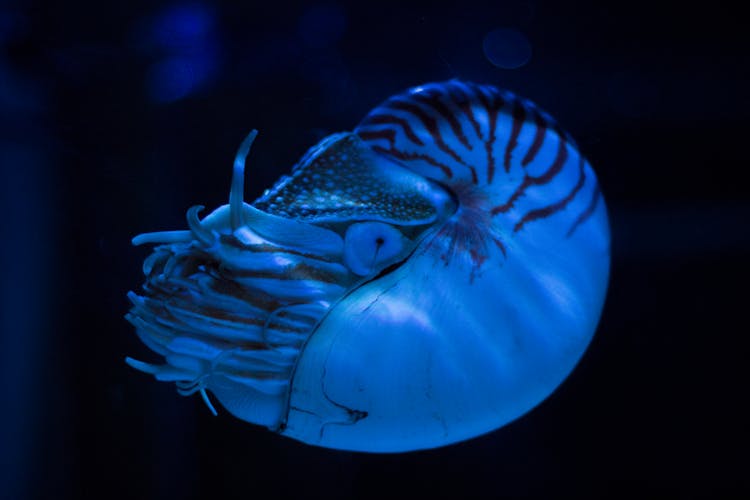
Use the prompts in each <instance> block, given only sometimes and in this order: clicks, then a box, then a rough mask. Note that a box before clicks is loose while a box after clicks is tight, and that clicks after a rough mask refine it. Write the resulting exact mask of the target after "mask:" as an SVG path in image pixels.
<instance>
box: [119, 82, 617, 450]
mask: <svg viewBox="0 0 750 500" xmlns="http://www.w3.org/2000/svg"><path fill="white" fill-rule="evenodd" d="M255 135H256V132H255V131H253V132H252V133H250V135H249V136H248V137H247V139H245V141H244V142H243V143H242V144H241V146H240V148H239V151H238V152H237V156H236V159H235V163H234V169H233V174H232V181H231V187H230V193H229V203H228V204H226V205H223V206H221V207H219V208H217V209H216V210H214V211H213V212H212V213H210V214H208V215H206V216H205V217H204V218H202V219H201V218H200V216H199V214H200V212H201V210H202V208H203V207H201V206H194V207H192V208H190V209H189V210H188V211H187V227H188V228H187V229H186V230H177V231H163V232H152V233H144V234H141V235H139V236H136V237H135V238H134V239H133V242H134V244H136V245H140V244H154V245H155V247H154V250H153V253H151V254H150V256H149V257H148V258H147V259H146V260H145V262H144V264H143V272H144V274H145V276H146V281H145V284H144V286H143V291H142V292H141V294H140V295H139V294H135V293H133V292H130V293H129V294H128V297H129V299H130V301H131V302H132V304H133V305H132V309H131V310H130V312H129V313H128V314H127V316H126V317H127V319H128V320H129V321H130V322H131V323H132V324H133V325H134V326H135V329H136V332H137V334H138V336H139V337H140V339H141V340H142V341H143V343H145V345H146V346H147V347H148V348H150V349H151V350H153V351H154V352H155V353H156V354H158V355H160V359H161V358H163V361H160V362H158V363H146V362H142V361H137V360H135V359H132V358H126V361H127V363H128V364H129V365H130V366H132V367H134V368H136V369H138V370H140V371H143V372H146V373H148V374H151V375H153V376H154V377H155V378H156V379H157V380H161V381H167V382H175V383H176V386H177V390H178V392H179V393H180V394H183V395H188V394H195V393H199V394H200V395H201V396H202V397H203V399H204V401H205V402H206V404H207V405H208V407H209V408H210V409H211V411H213V412H215V409H214V406H213V402H212V400H215V401H218V402H219V403H221V405H222V406H223V407H224V408H225V409H226V410H227V411H228V412H229V413H231V414H233V415H234V416H236V417H238V418H240V419H242V420H245V421H247V422H250V423H253V424H257V425H261V426H265V427H267V428H268V429H270V430H271V431H273V432H276V433H279V434H282V435H284V436H288V437H291V438H294V439H297V440H299V441H303V442H305V443H308V444H312V445H317V446H323V447H328V448H335V449H345V450H357V451H369V452H403V451H410V450H418V449H425V448H434V447H439V446H443V445H447V444H450V443H455V442H459V441H463V440H466V439H469V438H472V437H475V436H478V435H481V434H484V433H487V432H490V431H492V430H494V429H497V428H499V427H501V426H503V425H505V424H507V423H508V422H510V421H512V420H514V419H516V418H518V417H520V416H521V415H523V414H524V413H526V412H527V411H529V410H531V409H532V408H533V407H535V406H536V405H538V404H539V403H540V402H541V401H542V400H544V399H545V398H546V397H547V396H548V395H550V394H551V393H552V392H553V391H554V390H555V389H556V388H557V387H558V386H559V385H560V384H561V383H562V381H563V380H564V379H565V378H566V377H567V375H568V374H569V373H570V372H571V371H572V369H573V368H574V366H575V365H576V363H577V362H578V360H579V359H580V358H581V356H582V355H583V353H584V351H585V350H586V348H587V346H588V344H589V343H590V341H591V339H592V336H593V334H594V332H595V330H596V326H597V323H598V321H599V317H600V315H601V311H602V307H603V304H604V298H605V295H606V289H607V283H608V278H609V260H610V257H609V254H610V238H609V224H608V220H607V213H606V207H605V204H604V199H603V197H602V195H601V192H600V189H599V187H598V183H597V180H596V177H595V175H594V172H593V170H592V169H591V167H590V165H589V164H588V162H587V161H586V159H585V158H584V157H583V156H582V154H581V153H580V152H579V150H578V147H577V146H576V143H575V142H574V141H573V139H572V138H571V137H570V136H569V135H567V134H566V133H565V132H564V131H563V130H562V129H561V128H560V127H559V126H558V125H557V123H556V122H555V121H554V120H553V119H552V118H551V117H550V116H549V115H548V114H547V113H546V112H544V111H542V110H541V109H539V108H538V107H537V106H536V105H534V104H533V103H532V102H530V101H528V100H525V99H522V98H520V97H517V96H516V95H514V94H512V93H510V92H508V91H504V90H499V89H497V88H495V87H493V86H488V85H478V84H474V83H469V82H462V81H456V80H452V81H448V82H442V83H430V84H425V85H421V86H418V87H414V88H412V89H409V90H407V91H405V92H403V93H401V94H398V95H395V96H393V97H390V98H389V99H387V100H386V101H384V102H383V103H382V104H380V105H379V106H377V107H376V108H374V109H373V110H372V111H371V112H370V113H369V114H368V115H367V116H366V117H365V118H364V119H363V120H362V122H361V123H360V124H359V125H358V126H357V127H356V128H355V129H354V131H353V132H344V133H338V134H334V135H331V136H329V137H327V138H325V139H323V140H322V141H321V142H320V143H318V144H317V145H315V146H313V147H312V148H311V149H310V150H309V151H308V152H307V153H306V154H305V155H304V156H303V157H302V159H301V160H300V161H299V162H298V163H297V165H296V166H294V167H293V168H292V169H291V172H290V173H289V174H288V175H286V176H283V177H282V178H281V179H280V180H279V181H278V182H276V184H275V185H274V186H273V187H272V188H270V189H268V190H266V191H265V192H264V194H263V195H262V196H261V197H260V198H258V199H257V200H255V201H254V202H253V203H246V202H245V201H243V190H244V179H245V172H244V170H245V159H246V157H247V155H248V152H249V150H250V147H251V144H252V142H253V140H254V139H255Z"/></svg>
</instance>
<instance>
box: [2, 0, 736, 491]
mask: <svg viewBox="0 0 750 500" xmlns="http://www.w3.org/2000/svg"><path fill="white" fill-rule="evenodd" d="M432 3H437V2H432ZM596 4H599V5H596ZM596 4H593V3H592V4H584V3H570V2H544V3H543V2H531V1H497V2H491V3H487V4H481V3H477V2H473V1H468V0H467V1H462V2H456V3H455V4H450V3H444V4H443V3H441V4H440V5H441V6H435V5H430V4H429V3H424V4H422V5H420V4H418V3H411V4H409V6H403V5H398V4H395V3H394V4H390V3H386V2H357V3H354V2H352V3H350V4H344V3H336V2H326V1H322V2H321V3H315V2H310V3H308V4H307V5H297V4H292V3H287V2H281V1H274V2H265V1H264V2H237V3H229V2H219V3H211V2H182V1H179V0H175V1H173V2H162V1H154V2H145V1H140V2H139V1H135V2H93V1H92V2H81V1H78V2H51V1H48V2H44V1H36V2H21V1H16V2H12V1H11V2H8V1H2V2H0V167H2V179H1V181H2V185H1V186H0V192H1V194H2V216H3V217H2V219H3V232H2V237H3V245H2V246H1V247H2V252H3V253H2V260H0V264H2V271H1V272H0V274H1V275H2V297H1V300H0V304H1V305H2V331H1V333H2V336H1V337H0V370H1V371H0V401H2V403H0V460H1V461H2V463H0V497H2V498H27V497H30V498H120V497H130V498H208V497H211V498H257V497H264V496H265V493H264V492H266V491H270V492H274V493H275V494H276V495H280V496H286V495H297V496H301V495H305V496H313V497H315V496H320V495H323V494H325V495H328V496H332V497H361V496H366V495H368V494H378V495H381V496H385V495H388V496H396V495H397V494H399V493H403V492H404V490H407V492H408V493H411V494H414V495H419V496H420V497H421V496H439V495H440V494H452V495H459V494H460V495H470V496H483V497H484V496H486V497H504V496H529V497H545V498H548V497H565V496H573V495H574V496H577V497H582V496H583V497H585V496H599V497H611V496H635V495H638V496H640V495H642V494H646V493H669V494H679V495H682V496H686V497H690V496H702V495H707V496H708V495H710V496H714V497H716V496H725V495H729V494H730V493H735V494H736V493H739V492H740V491H745V493H747V490H748V482H749V480H748V465H749V464H748V458H747V457H748V454H747V445H748V440H747V420H746V415H743V414H742V412H741V406H742V405H743V404H744V403H746V402H747V399H748V389H747V385H746V384H745V380H746V377H745V372H746V367H747V356H746V353H747V351H746V350H745V349H744V343H745V337H746V336H747V335H748V334H750V329H749V328H748V321H747V313H746V311H747V307H748V305H747V299H748V292H747V285H746V284H747V280H746V278H745V277H744V276H743V271H744V269H743V268H745V267H746V262H747V258H748V256H749V255H750V231H749V230H748V227H749V225H750V194H749V190H748V184H747V182H746V181H745V180H744V178H743V173H744V172H745V171H746V170H747V167H748V161H747V156H746V155H745V154H744V152H745V150H746V144H747V140H748V139H747V135H748V127H747V123H748V118H749V116H748V114H749V113H748V111H749V110H750V106H748V104H749V103H748V94H747V88H748V85H747V83H748V82H747V81H746V80H744V79H743V78H742V74H743V73H745V72H747V70H748V64H747V58H746V57H747V53H748V46H747V43H746V37H747V35H746V27H745V26H744V16H743V15H741V14H739V13H738V12H734V11H732V10H731V9H730V8H728V7H723V6H721V5H720V4H719V3H718V2H710V3H698V4H696V5H695V6H693V7H690V6H687V3H686V2H680V3H677V2H675V3H674V4H673V6H670V7H666V6H660V5H659V4H658V2H649V3H633V2H620V3H617V4H616V5H611V3H610V2H597V3H596ZM497 28H512V29H515V30H517V31H518V32H520V33H522V34H523V35H524V36H525V40H526V41H527V42H528V43H529V45H530V46H531V49H532V55H531V58H530V60H529V61H528V62H527V63H526V64H523V65H521V66H520V67H518V68H515V69H508V68H507V67H506V68H504V67H502V66H512V65H515V64H514V61H515V63H518V60H516V59H518V58H519V57H520V62H523V57H521V56H519V54H522V49H523V44H522V43H521V42H523V39H521V41H520V42H518V41H516V42H513V40H512V39H507V40H506V41H508V42H513V43H509V45H507V46H504V45H502V43H500V45H498V43H499V42H497V41H495V42H494V43H495V45H492V43H493V42H492V40H496V39H495V38H493V37H492V36H490V37H486V35H487V34H488V33H490V32H492V31H493V30H495V29H497ZM485 40H489V41H488V42H487V43H484V42H485ZM500 42H502V40H500ZM488 44H489V45H488ZM519 44H520V45H519ZM503 52H507V54H506V55H505V56H503V55H502V53H503ZM498 53H499V55H498ZM488 54H489V55H490V56H491V57H492V61H494V62H495V64H493V62H492V61H491V60H490V58H489V57H488ZM497 64H499V66H500V67H498V65H497ZM454 77H458V78H463V79H467V80H474V81H478V82H485V83H492V84H496V85H498V86H502V87H505V88H508V89H510V90H513V91H515V92H517V93H519V94H521V95H523V96H525V97H528V98H530V99H532V100H534V101H536V102H537V103H538V104H540V105H541V106H542V107H544V108H546V109H547V110H548V111H549V112H550V113H551V114H552V115H554V116H555V117H556V118H557V119H558V120H559V121H560V123H562V124H563V126H564V127H565V128H567V130H568V131H569V132H570V133H571V134H572V135H573V136H574V137H575V138H576V139H577V141H578V143H579V146H580V148H581V150H582V151H583V153H584V154H586V155H587V157H588V158H589V160H590V161H591V163H592V165H594V167H595V169H596V171H597V174H598V176H599V179H600V182H601V185H602V187H603V191H604V194H605V197H606V200H607V203H608V206H609V210H610V217H611V224H612V233H613V247H612V250H613V256H612V259H613V260H612V275H611V283H610V290H609V294H608V298H607V303H606V307H605V310H604V314H603V317H602V320H601V324H600V327H599V329H598V332H597V334H596V336H595V338H594V340H593V342H592V344H591V346H590V348H589V350H588V351H587V353H586V354H585V356H584V358H583V359H582V361H581V363H580V364H579V366H578V367H577V369H576V370H575V371H574V372H573V374H572V375H571V376H570V377H569V378H568V380H567V381H566V382H565V383H564V384H563V385H562V386H561V387H560V389H559V390H557V391H556V392H555V393H554V394H553V395H552V396H551V397H549V398H548V399H547V400H546V401H545V402H543V403H542V404H541V405H540V406H539V407H538V408H536V409H535V410H533V411H532V412H530V413H529V414H528V415H526V416H524V417H523V418H521V419H519V420H518V421H516V422H514V423H512V424H510V425H508V426H506V427H504V428H502V429H500V430H497V431H495V432H493V433H490V434H488V435H486V436H483V437H480V438H477V439H474V440H470V441H468V442H464V443H460V444H457V445H453V446H450V447H446V448H443V449H437V450H430V451H423V452H417V453H409V454H402V455H368V454H358V453H347V452H339V451H332V450H325V449H318V448H313V447H310V446H306V445H303V444H301V443H297V442H294V441H291V440H289V439H286V438H283V437H279V436H276V435H274V434H271V433H269V432H267V431H265V430H263V429H261V428H256V427H254V426H251V425H249V424H245V423H243V422H241V421H239V420H236V419H234V418H233V417H231V416H229V415H228V414H227V413H226V412H224V411H220V415H219V416H218V417H216V418H214V417H212V416H211V415H210V413H209V412H208V410H207V409H206V408H205V407H204V405H203V403H202V402H201V401H200V398H198V397H192V398H182V397H179V396H178V395H177V394H176V392H175V390H174V387H173V386H172V385H170V384H163V383H156V382H154V381H153V380H152V379H150V378H148V377H146V376H145V375H142V374H140V373H137V372H135V371H133V370H131V369H129V368H128V367H127V366H126V365H125V363H124V362H123V358H124V356H125V355H133V356H136V357H140V358H142V359H143V358H145V359H155V358H153V357H151V356H150V355H149V353H148V352H147V349H146V348H145V346H143V345H142V344H141V343H140V342H139V341H138V339H137V338H136V336H135V334H134V332H133V328H132V327H131V326H130V325H129V324H128V323H126V322H125V320H124V319H123V315H124V313H125V312H126V311H127V309H128V303H127V301H126V299H125V293H126V292H127V291H128V290H130V289H137V288H138V287H139V286H140V284H141V281H142V275H141V272H140V264H141V261H142V260H143V258H144V257H145V256H146V253H147V251H146V250H145V249H143V248H134V247H131V246H130V242H129V240H130V238H131V237H132V236H133V235H135V234H137V233H139V232H143V231H152V230H161V229H178V228H183V227H184V225H185V223H184V213H185V210H186V209H187V208H188V207H189V206H191V205H194V204H203V205H206V206H207V207H209V208H214V207H216V206H218V205H220V204H223V203H226V200H227V194H228V191H229V179H230V170H231V164H232V160H233V156H234V153H235V150H236V147H237V146H238V145H239V143H240V141H241V140H242V139H243V137H244V136H245V135H246V134H247V132H248V131H249V130H250V129H251V128H257V129H258V130H259V131H260V135H259V137H258V140H257V141H256V143H255V146H254V149H253V151H252V153H251V155H250V161H249V173H248V182H247V189H246V191H247V198H250V199H252V198H254V197H255V196H257V195H259V194H260V193H261V192H262V190H263V189H264V188H265V187H268V186H269V185H270V184H271V183H272V182H273V181H274V180H275V179H276V178H277V177H278V176H279V175H280V174H281V173H283V172H285V171H287V170H288V169H289V168H290V167H291V166H292V165H293V164H294V163H295V161H296V160H297V159H298V158H299V156H300V155H301V154H302V153H303V152H304V151H305V150H306V149H307V147H309V146H311V145H312V144H313V143H314V142H316V141H317V140H318V139H319V138H321V137H323V136H325V135H326V134H329V133H331V132H335V131H341V130H347V129H351V128H352V127H353V126H354V125H355V124H356V123H357V122H358V121H359V119H360V118H361V117H362V116H364V114H365V113H366V112H367V110H369V109H370V108H371V107H373V106H374V105H376V104H377V103H378V102H380V101H381V100H382V99H384V98H386V97H387V96H389V95H391V94H393V93H395V92H398V91H401V90H403V89H404V88H406V87H410V86H413V85H416V84H419V83H424V82H428V81H439V80H445V79H449V78H454Z"/></svg>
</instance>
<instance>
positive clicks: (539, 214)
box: [513, 156, 586, 232]
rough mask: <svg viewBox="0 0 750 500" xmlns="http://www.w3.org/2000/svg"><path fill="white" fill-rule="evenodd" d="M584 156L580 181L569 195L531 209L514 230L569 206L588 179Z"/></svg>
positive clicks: (580, 170)
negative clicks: (555, 201)
mask: <svg viewBox="0 0 750 500" xmlns="http://www.w3.org/2000/svg"><path fill="white" fill-rule="evenodd" d="M583 164H584V161H583V156H581V160H580V163H579V167H578V168H579V174H578V182H577V183H576V185H575V186H573V189H572V190H571V191H570V193H568V195H567V196H566V197H565V198H563V199H562V200H560V201H558V202H557V203H553V204H552V205H548V206H546V207H542V208H537V209H535V210H531V211H529V212H528V213H527V214H526V215H524V216H523V218H522V219H521V220H520V221H518V223H517V224H516V225H515V227H514V228H513V232H518V231H519V230H520V229H521V228H522V227H523V226H524V225H525V224H526V223H527V222H531V221H535V220H538V219H543V218H545V217H549V216H550V215H552V214H554V213H555V212H559V211H560V210H562V209H563V208H565V207H566V206H567V204H568V203H570V201H571V200H572V199H573V198H575V195H576V193H578V191H580V190H581V188H582V187H583V183H584V182H585V181H586V171H585V170H584V168H583Z"/></svg>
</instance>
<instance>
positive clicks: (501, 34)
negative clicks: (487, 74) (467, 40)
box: [482, 28, 531, 69]
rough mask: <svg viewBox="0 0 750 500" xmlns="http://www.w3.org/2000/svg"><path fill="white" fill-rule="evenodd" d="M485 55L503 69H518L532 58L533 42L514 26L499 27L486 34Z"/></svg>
mask: <svg viewBox="0 0 750 500" xmlns="http://www.w3.org/2000/svg"><path fill="white" fill-rule="evenodd" d="M482 48H483V49H484V55H485V56H486V57H487V59H489V61H490V62H491V63H492V64H494V65H495V66H497V67H498V68H503V69H516V68H520V67H521V66H523V65H525V64H526V63H528V62H529V60H530V59H531V42H529V39H528V38H526V35H524V34H523V33H521V32H520V31H518V30H516V29H513V28H499V29H496V30H493V31H490V32H489V33H487V34H486V35H485V36H484V42H483V44H482Z"/></svg>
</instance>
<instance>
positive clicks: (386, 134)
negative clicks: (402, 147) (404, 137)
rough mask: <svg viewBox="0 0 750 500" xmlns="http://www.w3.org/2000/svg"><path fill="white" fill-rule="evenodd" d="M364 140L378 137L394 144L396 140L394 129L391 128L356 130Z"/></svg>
mask: <svg viewBox="0 0 750 500" xmlns="http://www.w3.org/2000/svg"><path fill="white" fill-rule="evenodd" d="M357 135H358V136H360V137H361V138H362V139H364V140H365V141H373V140H378V139H385V140H386V141H388V143H389V144H390V145H391V147H393V146H394V144H395V141H396V131H395V130H393V129H390V128H389V129H378V130H361V131H359V132H357Z"/></svg>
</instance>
